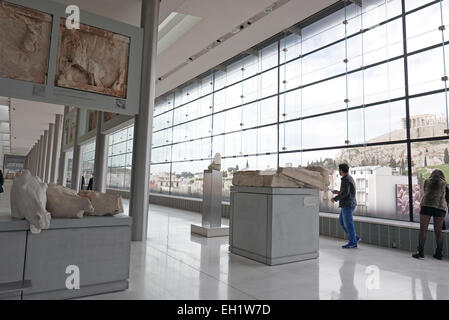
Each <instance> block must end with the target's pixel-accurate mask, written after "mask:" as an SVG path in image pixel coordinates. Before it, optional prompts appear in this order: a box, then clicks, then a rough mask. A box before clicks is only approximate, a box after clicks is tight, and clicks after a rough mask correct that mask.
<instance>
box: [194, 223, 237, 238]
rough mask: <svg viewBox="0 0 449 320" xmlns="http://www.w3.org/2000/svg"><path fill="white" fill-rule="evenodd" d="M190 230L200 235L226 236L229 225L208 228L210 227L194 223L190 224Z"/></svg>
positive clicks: (207, 236) (210, 236)
mask: <svg viewBox="0 0 449 320" xmlns="http://www.w3.org/2000/svg"><path fill="white" fill-rule="evenodd" d="M191 232H192V233H194V234H199V235H200V236H203V237H206V238H213V237H226V236H229V227H227V226H222V227H216V228H210V227H203V226H198V225H196V224H192V225H191Z"/></svg>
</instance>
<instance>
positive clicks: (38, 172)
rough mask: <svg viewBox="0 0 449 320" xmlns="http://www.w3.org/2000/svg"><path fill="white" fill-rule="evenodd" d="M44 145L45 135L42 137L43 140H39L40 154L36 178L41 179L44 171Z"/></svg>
mask: <svg viewBox="0 0 449 320" xmlns="http://www.w3.org/2000/svg"><path fill="white" fill-rule="evenodd" d="M43 145H44V135H41V138H40V139H39V154H38V156H37V157H38V159H37V171H36V176H37V177H40V176H41V171H42V149H43Z"/></svg>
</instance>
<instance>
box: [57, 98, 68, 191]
mask: <svg viewBox="0 0 449 320" xmlns="http://www.w3.org/2000/svg"><path fill="white" fill-rule="evenodd" d="M68 113H69V107H67V106H65V107H64V118H63V119H62V135H61V154H60V155H59V168H58V184H59V185H60V186H64V185H65V180H66V171H65V157H66V153H65V151H64V132H65V128H64V126H65V121H64V119H65V117H66V115H67V114H68Z"/></svg>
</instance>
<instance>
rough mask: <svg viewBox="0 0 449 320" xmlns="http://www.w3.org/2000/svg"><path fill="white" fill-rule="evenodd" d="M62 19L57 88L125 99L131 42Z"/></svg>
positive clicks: (104, 31) (110, 33) (120, 36)
mask: <svg viewBox="0 0 449 320" xmlns="http://www.w3.org/2000/svg"><path fill="white" fill-rule="evenodd" d="M80 27H81V28H80V29H79V30H69V29H67V28H66V26H65V19H61V29H60V33H61V36H60V39H59V47H58V60H57V76H56V86H59V87H65V88H70V89H76V90H82V91H89V92H95V93H100V94H105V95H110V96H114V97H118V98H126V86H127V81H128V62H129V61H128V55H129V44H130V39H129V38H128V37H125V36H122V35H118V34H115V33H112V32H109V31H106V30H102V29H99V28H95V27H91V26H88V25H85V24H81V26H80Z"/></svg>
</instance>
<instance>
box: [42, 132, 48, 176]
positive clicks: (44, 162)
mask: <svg viewBox="0 0 449 320" xmlns="http://www.w3.org/2000/svg"><path fill="white" fill-rule="evenodd" d="M47 142H48V130H45V131H44V138H43V139H42V157H41V174H40V178H41V179H42V181H44V179H45V169H46V165H47Z"/></svg>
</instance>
